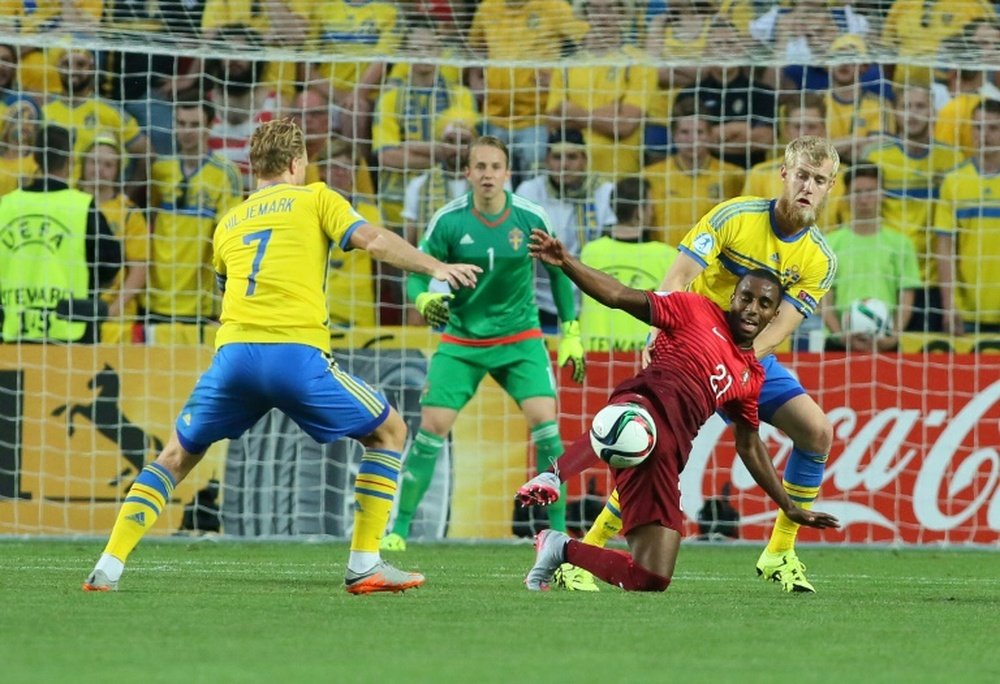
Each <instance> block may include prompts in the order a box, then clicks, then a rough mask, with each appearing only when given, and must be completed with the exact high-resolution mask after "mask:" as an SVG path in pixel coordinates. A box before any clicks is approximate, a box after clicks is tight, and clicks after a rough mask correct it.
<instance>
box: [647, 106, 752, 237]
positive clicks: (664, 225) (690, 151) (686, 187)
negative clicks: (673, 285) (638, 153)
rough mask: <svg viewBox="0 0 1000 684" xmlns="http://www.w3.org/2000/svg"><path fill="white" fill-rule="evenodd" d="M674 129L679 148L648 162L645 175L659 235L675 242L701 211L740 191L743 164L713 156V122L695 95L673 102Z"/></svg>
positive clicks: (672, 122) (703, 211) (671, 122)
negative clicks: (661, 157)
mask: <svg viewBox="0 0 1000 684" xmlns="http://www.w3.org/2000/svg"><path fill="white" fill-rule="evenodd" d="M670 130H671V133H672V138H673V143H674V148H675V150H676V152H674V153H673V154H672V155H670V156H669V157H667V158H666V159H664V160H663V161H661V162H657V163H655V164H651V165H650V166H647V167H646V168H645V169H643V172H642V175H643V177H644V178H646V179H647V180H648V181H649V187H650V191H649V196H650V198H651V200H652V203H653V224H652V225H653V229H654V231H655V233H654V236H655V237H656V239H658V240H662V241H663V242H666V243H667V244H668V245H670V246H671V247H676V246H677V245H679V244H680V242H681V238H683V237H684V235H685V234H686V233H687V232H688V230H690V228H691V224H692V223H694V222H695V221H697V220H698V218H699V217H700V216H702V215H703V214H704V213H705V212H706V211H708V210H709V209H711V208H712V206H714V205H715V204H718V203H719V202H721V201H722V200H726V199H729V198H730V197H736V195H738V194H739V192H740V188H741V187H743V169H742V168H740V167H739V166H736V165H735V164H730V163H728V162H724V161H722V160H721V159H719V158H717V157H714V156H712V153H711V151H710V150H711V147H710V142H709V141H710V139H711V134H712V126H711V124H710V123H709V119H708V117H707V116H705V115H704V114H701V113H699V112H698V104H697V99H696V98H694V97H682V98H679V99H677V100H676V101H675V102H674V110H673V116H672V117H671V121H670Z"/></svg>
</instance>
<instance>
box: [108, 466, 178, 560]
mask: <svg viewBox="0 0 1000 684" xmlns="http://www.w3.org/2000/svg"><path fill="white" fill-rule="evenodd" d="M174 485H175V482H174V478H173V476H172V475H171V474H170V473H169V472H168V471H167V469H166V468H164V467H163V466H161V465H160V464H158V463H150V464H149V465H147V466H146V467H145V468H143V469H142V472H141V473H139V477H137V478H136V479H135V482H133V483H132V486H131V487H130V488H129V490H128V494H127V495H126V496H125V501H124V502H123V503H122V507H121V509H120V510H119V511H118V519H117V520H115V526H114V527H113V528H112V530H111V537H110V538H109V539H108V545H107V546H106V547H104V553H107V554H110V555H112V556H114V557H115V558H117V559H118V560H120V561H121V562H122V563H124V562H125V561H126V560H127V559H128V556H129V554H130V553H132V551H133V550H134V549H135V547H136V545H137V544H138V543H139V540H140V539H142V537H143V535H145V534H146V531H147V530H149V529H150V528H152V527H153V524H154V523H155V522H156V519H157V518H159V517H160V513H161V512H162V511H163V509H164V507H166V505H167V502H169V501H170V495H171V494H173V491H174Z"/></svg>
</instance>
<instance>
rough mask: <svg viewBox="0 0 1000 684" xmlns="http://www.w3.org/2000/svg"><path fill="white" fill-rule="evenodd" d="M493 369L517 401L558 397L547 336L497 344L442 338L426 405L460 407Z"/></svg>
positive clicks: (433, 362) (426, 391) (430, 373)
mask: <svg viewBox="0 0 1000 684" xmlns="http://www.w3.org/2000/svg"><path fill="white" fill-rule="evenodd" d="M487 373H489V374H490V375H491V376H492V377H493V379H494V380H496V381H497V383H498V384H499V385H500V386H501V387H503V388H504V390H505V391H506V392H507V394H509V395H510V396H511V398H512V399H513V400H514V401H516V402H517V404H518V406H520V405H521V402H522V401H524V400H525V399H531V398H532V397H553V398H554V397H555V396H556V381H555V375H554V374H553V372H552V363H551V361H549V353H548V351H547V350H546V349H545V340H543V339H540V338H535V339H531V340H521V341H520V342H514V343H511V344H501V345H496V346H493V347H466V346H462V345H458V344H452V343H450V342H442V343H441V344H440V346H438V349H437V351H436V352H434V356H433V357H431V367H430V369H429V370H428V371H427V386H426V387H425V388H424V396H423V398H422V399H421V400H420V403H421V404H422V405H423V406H439V407H442V408H450V409H454V410H456V411H460V410H462V408H463V407H464V406H465V405H466V404H467V403H469V400H470V399H472V396H473V395H474V394H475V393H476V390H477V389H478V388H479V383H481V382H482V381H483V378H484V377H486V374H487Z"/></svg>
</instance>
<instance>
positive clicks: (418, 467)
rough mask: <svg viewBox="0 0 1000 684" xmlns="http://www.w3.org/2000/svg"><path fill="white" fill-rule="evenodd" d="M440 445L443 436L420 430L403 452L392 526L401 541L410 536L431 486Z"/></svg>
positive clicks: (442, 444)
mask: <svg viewBox="0 0 1000 684" xmlns="http://www.w3.org/2000/svg"><path fill="white" fill-rule="evenodd" d="M443 446H444V437H438V436H437V435H435V434H433V433H431V432H427V431H426V430H419V431H418V432H417V436H416V437H414V438H413V443H412V444H411V445H410V449H409V451H408V452H407V453H406V460H405V461H404V463H403V477H402V478H401V482H400V487H399V509H398V510H397V511H396V522H395V523H393V525H392V531H393V533H394V534H398V535H399V536H400V537H402V538H403V539H406V538H407V537H408V536H409V534H410V523H412V522H413V515H414V514H415V513H416V512H417V506H419V505H420V501H421V499H423V498H424V494H426V493H427V489H428V488H429V487H430V486H431V480H432V479H433V478H434V466H435V465H437V459H438V454H440V453H441V448H442V447H443Z"/></svg>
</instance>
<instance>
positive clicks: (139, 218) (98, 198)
mask: <svg viewBox="0 0 1000 684" xmlns="http://www.w3.org/2000/svg"><path fill="white" fill-rule="evenodd" d="M121 174H122V154H121V148H120V147H119V146H118V140H117V138H115V137H114V136H113V135H98V137H96V138H95V139H94V145H93V147H91V148H90V149H89V150H86V151H84V153H83V158H82V160H81V168H80V189H82V190H84V191H85V192H89V193H90V194H91V195H93V196H94V201H95V202H97V206H98V208H99V209H100V210H101V213H102V214H104V218H106V219H107V221H108V226H109V227H110V228H111V232H112V233H114V234H115V237H117V238H118V239H119V240H121V241H122V247H123V249H122V255H123V257H124V268H123V269H122V272H121V273H120V274H119V275H118V277H117V278H116V279H115V282H114V283H113V284H112V285H111V287H108V288H105V290H104V291H103V292H102V294H101V298H102V299H104V301H106V302H107V304H108V318H107V320H105V321H104V322H103V323H101V337H100V341H101V342H103V343H105V344H120V343H129V342H131V340H132V329H133V326H135V324H136V323H137V321H138V313H139V297H138V295H139V294H140V293H142V292H143V291H144V290H145V289H146V274H147V271H148V268H149V225H148V224H147V223H146V218H145V216H144V215H143V212H142V210H141V209H140V208H139V207H137V206H136V205H135V203H133V202H132V200H130V199H129V198H128V196H127V195H125V193H123V192H122V188H121Z"/></svg>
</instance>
